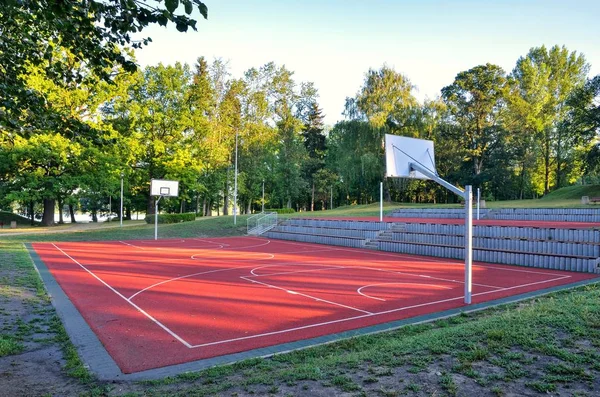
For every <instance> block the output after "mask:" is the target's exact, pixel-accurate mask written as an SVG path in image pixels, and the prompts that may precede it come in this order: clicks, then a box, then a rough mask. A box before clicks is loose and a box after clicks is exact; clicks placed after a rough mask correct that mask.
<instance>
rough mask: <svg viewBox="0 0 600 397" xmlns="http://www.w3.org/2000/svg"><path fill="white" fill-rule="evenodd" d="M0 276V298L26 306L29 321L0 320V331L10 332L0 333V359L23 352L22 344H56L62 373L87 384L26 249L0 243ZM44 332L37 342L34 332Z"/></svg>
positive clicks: (88, 375) (86, 374)
mask: <svg viewBox="0 0 600 397" xmlns="http://www.w3.org/2000/svg"><path fill="white" fill-rule="evenodd" d="M1 247H2V249H1V250H0V274H3V275H5V276H4V277H3V282H5V283H6V286H4V287H5V288H0V297H2V296H7V294H8V293H7V292H6V291H10V299H15V300H20V301H21V302H23V304H24V305H25V306H27V309H26V311H27V314H28V316H29V317H30V319H28V320H25V319H23V318H21V317H16V319H14V321H9V320H6V319H3V320H1V322H0V324H1V325H2V329H5V330H9V331H10V333H9V334H8V335H7V334H6V333H0V357H1V356H7V355H13V354H19V353H21V352H23V351H24V350H25V344H26V343H41V344H48V343H52V342H55V343H58V344H59V346H60V347H61V349H62V350H63V353H64V357H65V360H66V365H65V367H64V368H65V370H66V372H67V374H68V375H69V376H72V377H74V378H78V379H80V380H81V381H84V382H91V381H92V379H93V377H92V375H91V373H90V372H89V371H88V370H87V369H86V367H85V366H84V365H83V363H82V362H81V360H80V359H79V356H78V355H77V351H76V349H75V346H74V345H73V344H72V343H71V341H70V339H69V337H68V335H67V333H66V331H65V329H64V327H63V325H62V322H61V321H60V319H59V318H58V317H57V316H56V314H55V311H54V308H52V306H50V304H49V302H50V300H49V297H48V295H47V293H46V290H45V288H44V285H43V283H42V280H41V279H40V278H39V275H38V273H37V271H36V270H35V268H34V267H33V263H32V262H31V258H30V257H29V254H28V253H27V250H26V249H25V247H24V246H23V244H20V243H14V242H12V243H6V242H4V243H1ZM41 332H44V333H47V334H48V337H47V338H44V339H43V340H37V339H36V338H35V337H34V335H35V334H36V333H41Z"/></svg>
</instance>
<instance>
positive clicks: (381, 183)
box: [379, 182, 383, 222]
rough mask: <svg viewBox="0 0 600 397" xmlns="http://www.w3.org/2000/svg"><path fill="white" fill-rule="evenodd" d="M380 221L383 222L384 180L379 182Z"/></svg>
mask: <svg viewBox="0 0 600 397" xmlns="http://www.w3.org/2000/svg"><path fill="white" fill-rule="evenodd" d="M379 222H383V182H380V183H379Z"/></svg>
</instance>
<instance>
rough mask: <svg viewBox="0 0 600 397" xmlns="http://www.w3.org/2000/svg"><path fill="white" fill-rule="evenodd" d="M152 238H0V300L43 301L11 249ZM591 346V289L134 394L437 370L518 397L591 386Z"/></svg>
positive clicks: (18, 343)
mask: <svg viewBox="0 0 600 397" xmlns="http://www.w3.org/2000/svg"><path fill="white" fill-rule="evenodd" d="M540 201H541V200H540ZM397 207H398V205H396V204H395V205H388V206H386V208H385V209H386V210H388V211H389V210H391V209H393V208H397ZM378 211H379V207H378V205H376V204H373V205H366V206H348V207H342V208H339V209H336V210H333V211H320V212H315V213H310V212H309V213H306V212H304V213H299V214H293V216H294V217H302V216H317V215H318V216H322V215H327V216H335V217H337V216H339V217H342V216H377V215H378ZM282 217H283V216H282ZM246 218H247V217H246V216H239V217H238V225H237V226H234V225H233V218H232V217H231V216H229V217H206V218H200V219H198V220H196V221H194V222H185V223H180V224H172V225H161V226H159V236H160V238H175V237H178V238H185V237H204V236H205V237H215V236H237V235H242V234H244V233H245V230H246ZM153 233H154V229H153V226H152V225H140V226H131V227H124V228H113V229H103V230H91V231H85V232H74V233H60V234H29V235H20V236H8V237H4V236H3V241H5V242H4V243H1V244H2V245H1V248H2V249H1V250H0V271H1V273H0V279H1V281H0V285H4V286H6V288H0V298H1V297H2V294H3V293H6V294H13V293H14V291H15V290H16V291H29V293H30V294H33V296H35V297H37V298H36V299H40V300H44V299H47V297H46V296H45V292H44V289H43V286H42V285H41V282H40V280H39V278H38V276H37V273H36V272H35V270H34V268H33V266H32V264H31V260H30V259H29V257H28V255H27V253H26V251H25V250H24V248H23V246H22V245H21V244H20V242H24V241H98V240H127V239H140V238H147V239H150V238H153ZM6 241H9V242H8V243H7V242H6ZM31 304H34V303H33V302H32V303H31ZM0 314H2V313H0ZM1 317H2V316H0V318H1ZM50 318H51V321H50V327H51V328H52V330H53V332H54V333H55V334H56V335H57V336H56V338H55V341H56V342H57V343H59V344H60V346H61V348H62V349H63V352H64V354H65V358H66V361H67V364H66V366H65V367H64V368H65V372H66V373H68V374H69V375H70V376H73V377H76V378H78V379H80V380H82V381H83V382H85V383H86V384H89V385H90V386H89V387H90V395H102V394H104V393H105V392H106V389H105V388H104V386H103V385H102V384H99V383H97V382H95V381H94V380H93V378H92V376H91V375H90V373H89V372H88V371H87V370H86V369H85V367H84V366H83V363H82V362H81V360H80V359H79V357H78V356H77V352H76V350H75V348H74V347H73V345H72V344H71V343H70V341H69V338H68V336H67V334H66V333H65V332H64V328H63V327H62V324H61V322H60V320H59V319H58V317H56V316H54V315H53V313H51V316H50ZM36 326H38V324H35V323H32V322H28V323H23V324H14V327H13V328H11V330H12V331H11V332H5V331H2V330H0V352H6V353H5V354H18V353H19V352H20V351H22V346H23V343H27V342H28V341H29V339H30V338H32V336H31V332H32V330H34V329H35V327H36ZM6 335H9V336H10V337H7V336H6ZM16 335H18V338H17V337H16ZM598 341H600V285H598V284H592V285H588V286H586V287H581V288H578V289H576V290H573V291H565V292H559V293H555V294H552V295H549V296H545V297H540V298H536V299H532V300H529V301H526V302H521V303H519V304H514V305H508V306H503V307H499V308H494V309H489V310H486V311H483V312H478V313H476V314H463V315H460V316H456V317H452V318H448V319H443V320H439V321H436V322H434V323H430V324H420V325H412V326H407V327H404V328H401V329H399V330H396V331H393V332H386V333H381V334H377V335H370V336H363V337H357V338H352V339H348V340H343V341H339V342H336V343H331V344H328V345H323V346H317V347H313V348H309V349H305V350H300V351H295V352H291V353H287V354H281V355H276V356H273V357H272V358H270V359H253V360H248V361H244V362H239V363H236V364H233V365H230V366H221V367H215V368H211V369H208V370H206V371H202V372H196V373H188V374H183V375H181V376H178V377H172V378H166V379H161V380H157V381H153V382H146V383H144V384H143V385H142V388H144V391H143V394H144V395H149V396H162V395H182V396H183V395H215V394H218V395H232V394H233V393H234V391H235V390H239V388H242V389H243V390H244V394H255V395H261V394H264V393H267V394H268V393H279V392H281V391H282V390H283V388H284V387H291V386H294V387H298V389H297V390H307V382H313V383H314V382H316V383H317V384H320V385H323V386H327V387H331V388H333V389H334V390H333V391H332V393H331V394H336V393H339V392H347V393H353V394H358V393H364V394H367V395H369V394H371V393H372V394H381V395H396V394H397V393H398V394H399V393H400V391H397V390H396V389H395V388H388V387H387V386H385V387H382V386H379V383H380V382H381V384H383V382H384V381H386V380H389V379H390V378H391V377H392V375H394V374H397V373H399V372H402V373H403V374H404V375H403V378H400V379H401V380H403V381H404V382H405V383H403V385H405V386H403V387H402V388H400V389H398V390H401V391H402V392H408V391H411V392H415V393H418V392H420V391H422V390H424V387H423V386H420V385H419V379H420V378H419V377H420V376H423V373H427V372H429V371H431V368H440V366H441V365H442V364H441V363H443V365H444V367H443V368H444V372H443V373H442V375H440V376H439V378H438V379H437V382H438V385H437V386H438V387H440V388H442V389H443V390H444V393H446V394H448V395H454V394H457V395H461V383H457V382H456V381H455V379H457V378H456V377H455V376H454V375H455V374H460V375H464V376H465V377H463V378H464V379H469V380H470V381H472V382H476V383H478V384H482V385H483V384H485V387H486V388H487V389H486V390H488V391H490V392H492V393H494V394H497V395H501V391H502V390H504V389H506V387H505V386H506V385H508V384H512V383H515V382H520V384H525V385H526V387H527V389H528V390H526V391H527V392H532V391H535V392H542V393H545V392H554V391H556V390H560V388H562V387H569V385H571V384H575V383H584V384H593V382H597V380H596V379H597V377H598V376H600V364H598V363H599V362H600V353H599V352H598V349H599V348H600V342H598ZM0 355H1V354H0ZM478 366H479V367H478ZM481 366H484V367H485V368H493V369H494V373H493V375H489V374H486V373H483V372H482V371H481V368H480V367H481ZM357 372H358V373H363V374H364V375H365V377H364V378H363V381H357V380H356V379H358V378H356V376H354V374H356V373H357ZM236 388H237V389H236ZM136 390H139V386H138V389H136Z"/></svg>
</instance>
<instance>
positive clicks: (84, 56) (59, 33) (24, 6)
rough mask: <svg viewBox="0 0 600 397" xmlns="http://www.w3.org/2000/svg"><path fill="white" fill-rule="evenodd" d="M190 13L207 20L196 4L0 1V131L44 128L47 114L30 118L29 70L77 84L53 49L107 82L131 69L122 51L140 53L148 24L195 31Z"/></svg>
mask: <svg viewBox="0 0 600 397" xmlns="http://www.w3.org/2000/svg"><path fill="white" fill-rule="evenodd" d="M194 10H198V12H199V13H200V15H201V16H202V17H204V18H207V17H208V8H207V6H206V5H205V4H204V3H203V2H201V1H199V0H166V1H165V2H163V1H162V0H154V1H141V0H63V1H58V0H49V1H45V2H41V1H37V0H3V1H2V2H0V21H2V22H1V23H0V36H1V37H2V38H1V39H0V74H1V75H2V76H3V79H2V81H1V82H0V128H1V129H3V130H5V129H11V130H21V129H22V128H29V127H32V128H39V127H44V126H46V123H47V122H48V121H49V120H48V119H52V114H45V115H40V114H36V113H39V112H34V111H33V109H40V108H42V109H43V108H45V99H44V98H43V97H41V96H40V95H37V94H36V93H35V92H32V91H31V90H29V89H28V88H27V87H26V84H25V82H24V80H23V78H22V76H23V74H25V73H26V72H27V68H28V67H29V66H30V65H33V66H37V67H43V68H44V70H45V73H46V74H47V77H48V78H50V79H51V80H53V81H55V82H56V83H68V82H70V81H75V82H80V81H81V80H82V79H83V76H84V75H85V73H83V74H82V73H80V72H76V73H72V72H71V70H70V69H71V68H70V66H69V64H68V63H67V62H65V61H64V60H60V59H56V58H55V57H54V55H55V54H56V49H57V48H64V49H67V50H68V51H69V52H70V53H71V54H72V55H73V57H74V60H75V61H76V62H80V63H83V64H85V65H86V69H88V70H91V71H92V72H93V73H94V74H96V75H98V76H100V78H101V79H103V80H105V81H110V80H111V79H112V78H113V77H114V76H113V74H114V68H115V67H117V66H120V67H122V68H123V69H124V70H125V71H134V70H136V64H135V62H134V60H133V59H132V58H131V57H130V56H128V55H127V54H126V53H124V52H123V51H122V50H121V48H122V47H131V48H141V47H142V46H144V45H146V44H148V43H149V42H150V41H151V38H150V37H142V38H136V37H134V35H136V34H138V33H140V32H142V31H143V30H144V29H145V28H146V27H148V26H149V25H152V24H159V25H162V26H165V25H167V24H168V23H174V24H175V26H176V28H177V29H178V30H179V31H181V32H186V31H188V29H190V28H191V29H193V30H196V20H195V19H194V17H193V13H194Z"/></svg>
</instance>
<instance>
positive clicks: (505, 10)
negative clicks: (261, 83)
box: [136, 0, 600, 125]
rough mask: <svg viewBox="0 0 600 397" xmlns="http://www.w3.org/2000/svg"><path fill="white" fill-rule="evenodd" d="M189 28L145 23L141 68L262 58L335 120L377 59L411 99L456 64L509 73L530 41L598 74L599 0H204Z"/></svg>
mask: <svg viewBox="0 0 600 397" xmlns="http://www.w3.org/2000/svg"><path fill="white" fill-rule="evenodd" d="M203 1H204V2H205V4H206V5H207V6H208V10H209V11H208V12H209V18H208V20H204V19H203V18H201V17H200V15H199V13H195V14H193V16H194V17H195V18H196V19H198V23H197V28H198V31H197V32H193V31H189V32H187V33H179V32H177V30H176V29H175V27H174V26H172V25H171V26H168V27H166V28H165V27H160V26H153V27H150V28H148V29H146V30H144V32H143V35H144V36H150V37H151V38H152V41H153V42H152V43H151V44H150V45H149V46H147V47H145V48H144V49H142V50H138V51H136V57H137V60H138V63H139V64H140V65H141V66H142V67H144V66H147V65H156V64H158V63H159V62H162V63H163V64H174V63H175V62H186V63H189V64H191V65H193V64H194V63H195V61H196V59H197V58H198V57H200V56H204V57H205V58H206V59H207V60H208V61H209V62H210V61H211V60H213V59H214V58H221V59H223V60H225V61H228V62H229V66H230V71H231V73H232V77H235V78H238V77H242V75H243V72H244V71H245V70H247V69H249V68H252V67H260V66H262V65H264V64H266V63H268V62H271V61H273V62H275V63H276V64H277V65H285V66H286V68H287V69H288V70H291V71H293V72H294V78H295V80H296V82H297V83H300V82H303V81H311V82H313V83H314V84H315V86H316V88H317V89H318V90H319V105H320V107H321V108H322V109H323V113H324V114H325V123H326V124H328V125H333V124H335V122H336V121H338V120H341V119H343V116H342V111H343V110H344V103H345V98H346V97H353V96H355V95H356V93H357V92H358V90H359V89H360V87H361V86H362V84H363V82H364V78H365V73H366V72H367V71H368V70H369V68H372V69H379V68H380V67H381V66H383V65H387V66H390V67H392V68H394V69H395V70H396V71H397V72H399V73H402V74H403V75H405V76H406V77H408V79H409V80H410V81H411V82H412V84H414V85H415V86H416V90H415V92H414V94H415V96H416V97H417V98H418V99H419V100H421V101H422V100H424V99H425V98H430V99H434V98H436V97H438V96H440V91H441V89H442V88H443V87H445V86H447V85H450V84H452V82H453V80H454V77H455V76H456V75H457V74H458V73H459V72H461V71H465V70H468V69H470V68H472V67H475V66H477V65H481V64H485V63H493V64H497V65H499V66H501V67H502V68H503V69H504V70H505V71H506V72H507V73H508V72H510V71H511V70H512V69H513V68H514V66H515V63H516V61H517V59H518V58H519V57H521V56H525V55H526V54H527V52H528V51H529V49H530V48H532V47H539V46H541V45H545V46H546V47H551V46H553V45H560V46H563V45H564V46H566V47H567V49H568V50H569V51H576V52H578V53H582V54H583V55H584V56H585V58H586V60H587V61H588V63H589V64H590V66H591V69H590V76H595V75H597V74H600V23H598V21H597V18H598V17H599V16H600V2H599V1H587V0H572V1H566V0H560V1H554V0H495V1H492V0H471V1H462V0H454V1H451V0H447V1H438V0H420V1H418V0H396V1H393V0H387V1H386V0H363V1H355V0H345V1H342V0H321V1H318V0H303V1H299V0H279V1H273V0H259V1H248V0H243V1H242V0H219V1H217V0H203Z"/></svg>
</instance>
